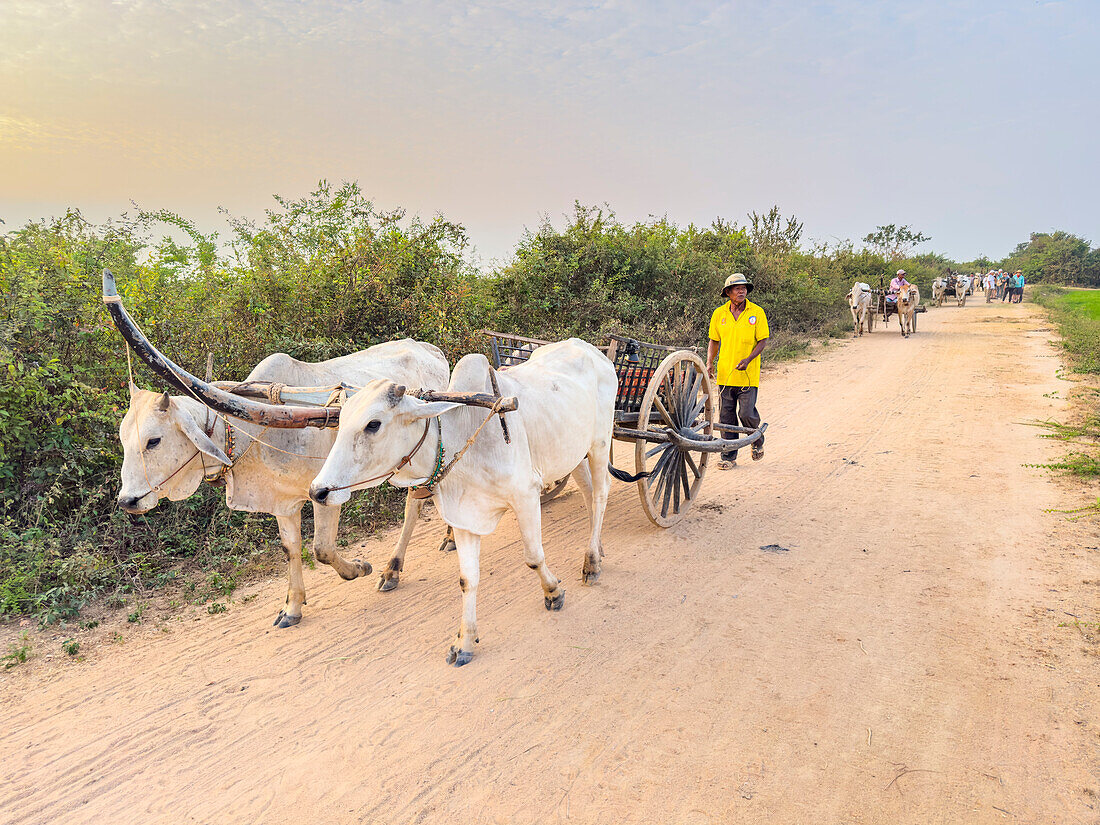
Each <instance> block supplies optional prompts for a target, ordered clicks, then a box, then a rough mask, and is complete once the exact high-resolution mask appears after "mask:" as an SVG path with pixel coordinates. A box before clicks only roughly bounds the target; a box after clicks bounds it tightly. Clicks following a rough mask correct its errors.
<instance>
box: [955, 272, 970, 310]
mask: <svg viewBox="0 0 1100 825" xmlns="http://www.w3.org/2000/svg"><path fill="white" fill-rule="evenodd" d="M970 283H971V282H970V279H969V278H967V277H966V276H965V275H960V276H959V277H958V280H956V282H955V301H956V302H957V303H958V305H959V306H961V307H964V306H966V296H967V295H969V294H970Z"/></svg>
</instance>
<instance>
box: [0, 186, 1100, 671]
mask: <svg viewBox="0 0 1100 825" xmlns="http://www.w3.org/2000/svg"><path fill="white" fill-rule="evenodd" d="M166 231H171V235H163V233H164V232H166ZM1035 237H1036V236H1033V241H1032V243H1034V238H1035ZM1071 237H1072V236H1071ZM181 239H182V240H181ZM927 240H929V239H927V238H925V237H924V236H923V235H921V234H920V233H919V232H914V231H912V230H911V229H910V228H909V227H904V226H900V227H899V226H895V225H888V226H881V227H876V229H875V231H874V232H872V233H871V234H869V235H868V236H867V237H866V238H864V239H863V244H862V245H861V246H857V245H856V244H853V243H850V242H845V243H840V244H833V245H816V246H815V245H807V244H806V242H805V240H804V237H803V227H802V224H801V223H800V222H799V221H798V220H797V219H796V218H794V217H789V216H784V215H782V214H781V213H780V211H779V209H778V208H772V209H771V210H769V211H767V212H764V213H761V214H757V213H752V214H750V215H748V216H747V218H746V219H744V220H741V221H732V220H725V219H716V220H715V221H714V222H713V223H712V224H710V225H709V226H705V227H704V226H694V225H689V226H679V225H677V224H675V223H674V222H673V221H671V220H669V219H668V218H651V219H649V220H647V221H644V222H638V223H633V224H630V223H624V222H622V221H620V220H619V219H618V218H617V217H616V216H615V214H614V213H613V212H612V211H611V210H610V209H608V208H606V207H588V206H582V205H580V204H578V205H577V206H576V208H575V209H574V211H573V213H572V214H571V215H569V216H567V217H566V218H565V219H564V220H563V221H562V222H560V223H559V224H554V223H551V222H546V223H544V224H543V225H541V226H539V227H537V228H536V229H532V230H530V231H528V232H527V233H525V235H524V236H523V237H522V238H520V239H519V241H518V243H517V245H516V248H515V251H514V253H513V254H512V256H511V258H510V259H509V260H508V261H507V262H506V263H505V264H504V265H502V266H501V267H499V268H497V269H494V270H492V271H482V270H479V269H477V268H476V267H475V266H474V265H472V264H471V263H470V256H469V255H468V249H467V247H468V238H467V234H466V230H465V229H464V228H463V226H462V225H461V224H458V223H455V222H452V221H450V220H447V219H446V218H443V217H437V218H435V219H433V220H431V221H422V220H419V219H417V218H415V217H410V216H408V215H406V214H405V213H404V212H402V211H401V210H392V211H385V210H380V209H378V208H377V207H376V206H375V205H374V204H373V203H371V202H370V201H369V200H368V199H366V198H365V197H364V196H363V195H362V193H361V192H360V190H359V189H358V187H357V186H356V185H355V184H345V185H343V186H340V187H332V186H329V185H327V184H324V183H322V184H321V185H319V187H318V188H317V190H316V191H314V192H312V193H310V194H309V195H308V196H306V197H303V198H300V199H297V200H291V199H286V198H276V199H275V206H274V207H273V208H272V209H271V210H269V211H268V212H267V213H266V215H265V216H264V218H263V219H262V220H261V221H255V222H254V221H247V220H238V219H233V218H230V219H229V220H228V231H227V234H226V236H225V237H220V236H218V235H204V234H203V233H201V232H200V231H199V230H198V229H197V228H196V227H195V226H194V225H193V224H192V223H190V222H189V221H188V220H187V219H186V218H184V217H181V216H179V215H176V214H173V213H171V212H138V213H137V214H136V215H131V216H124V217H122V218H120V219H118V220H115V221H111V222H109V223H107V224H103V225H98V226H95V225H91V224H89V223H88V222H87V221H85V220H84V219H83V218H82V216H81V215H80V214H79V212H76V211H70V212H69V213H68V214H66V215H64V216H62V217H60V218H56V219H50V220H42V221H35V222H31V223H28V224H27V225H25V226H22V227H20V228H16V229H12V230H10V231H8V232H6V233H4V234H2V235H0V293H2V294H3V306H2V309H0V371H2V372H3V380H2V381H0V617H3V616H11V615H33V616H35V617H37V619H38V620H39V621H40V622H41V623H42V624H50V623H56V622H61V621H70V620H73V619H75V618H76V617H77V616H78V615H79V614H80V612H81V610H82V609H83V608H85V607H86V606H87V605H89V604H90V603H92V602H97V603H100V604H105V605H107V606H108V607H111V608H122V609H124V610H125V611H126V614H127V615H128V616H133V617H134V618H132V619H131V621H134V622H135V623H140V622H141V621H142V616H143V611H144V605H145V603H146V602H145V600H146V598H147V597H148V594H149V592H150V591H151V590H154V589H156V588H160V587H165V586H169V587H171V588H172V592H173V595H174V597H176V598H178V600H187V601H192V602H194V603H197V604H208V605H209V606H208V608H207V609H208V611H209V612H211V613H214V612H221V611H222V610H224V609H225V601H226V599H227V597H229V595H230V594H231V593H232V592H233V590H234V589H235V587H236V586H237V583H238V582H239V581H240V580H241V578H242V577H244V576H247V575H249V574H250V573H252V572H253V571H257V570H261V571H263V570H274V569H279V568H281V565H282V564H283V560H282V552H281V550H280V549H279V548H278V547H277V540H276V538H275V536H276V531H275V529H274V523H273V520H272V519H271V518H270V517H268V516H257V515H248V514H243V513H232V512H230V511H228V510H227V509H226V508H225V506H224V501H223V498H222V496H223V493H222V491H220V490H217V489H213V488H203V489H201V490H200V492H199V493H197V494H196V495H194V496H192V497H191V498H190V499H188V500H186V501H181V502H178V503H170V502H167V501H165V502H162V503H161V504H160V505H159V506H158V507H157V508H156V509H155V510H154V511H152V512H151V513H149V514H148V515H146V516H140V517H131V516H127V515H125V514H123V513H121V512H120V511H118V510H117V508H116V507H115V496H116V495H117V489H118V472H119V467H120V465H121V459H122V455H121V445H120V443H119V440H118V435H117V430H118V426H119V422H120V421H121V418H122V415H123V413H124V412H125V410H126V407H127V404H128V393H127V389H126V388H127V367H126V353H125V348H124V345H123V342H122V339H121V337H120V336H119V335H118V334H117V332H116V331H115V330H114V328H113V327H112V326H111V324H110V320H109V318H108V316H107V314H106V313H105V311H104V310H103V307H102V302H101V299H100V271H101V270H102V269H103V268H104V267H109V268H110V269H111V270H112V271H113V272H114V273H115V276H116V279H117V282H118V286H119V290H120V294H121V295H122V297H123V300H124V301H125V303H126V305H127V307H128V308H129V310H130V311H131V313H132V314H133V315H134V317H135V318H136V319H137V320H138V322H139V323H140V324H141V326H142V327H143V329H144V330H145V331H146V333H147V334H148V335H149V336H150V338H151V339H152V340H153V341H154V343H155V344H156V345H157V346H159V347H160V348H161V349H162V350H163V351H164V352H166V353H168V354H170V355H171V357H172V358H174V359H175V360H177V361H178V362H179V363H180V364H182V365H183V366H185V367H187V368H188V369H190V370H191V371H193V372H196V373H198V374H202V373H203V372H204V371H205V367H206V357H207V353H208V352H213V353H214V354H215V366H214V374H215V377H216V378H219V379H239V378H243V377H244V376H245V375H246V374H247V373H248V371H249V370H250V369H251V367H252V366H253V365H254V364H255V363H256V362H258V361H259V360H261V359H262V358H263V357H264V356H266V355H267V354H269V353H271V352H275V351H282V352H287V353H289V354H291V355H292V356H294V357H296V358H301V359H306V360H319V359H323V358H328V357H332V356H335V355H339V354H344V353H347V352H351V351H355V350H358V349H362V348H364V347H367V346H370V345H372V344H376V343H379V342H382V341H386V340H391V339H393V338H398V337H404V336H410V337H413V338H417V339H420V340H424V341H429V342H431V343H434V344H436V345H437V346H439V347H440V348H441V349H442V350H443V351H444V352H445V353H446V354H447V356H448V357H449V358H450V359H451V360H452V363H453V361H454V360H457V358H458V357H460V356H461V355H462V354H464V353H467V352H471V351H484V349H485V343H486V342H485V340H484V338H483V336H481V335H480V333H479V330H480V329H482V328H493V329H499V330H505V331H514V332H518V333H521V334H528V335H533V336H536V337H540V338H548V339H556V338H560V337H564V336H568V335H577V336H580V337H583V338H586V339H588V340H591V341H594V342H600V341H602V340H604V339H605V338H606V336H607V335H608V334H610V333H622V334H628V335H630V336H632V337H636V338H641V339H647V340H652V341H656V342H661V343H667V344H674V345H683V346H693V345H702V344H703V343H704V342H705V336H706V328H707V322H708V320H709V315H710V312H711V310H712V309H713V308H714V306H716V305H717V303H718V301H719V300H720V299H719V290H720V288H721V285H722V282H723V281H724V279H725V277H726V276H727V275H729V274H730V273H732V272H738V271H740V272H745V273H748V274H750V275H751V276H752V277H753V279H754V281H755V284H756V289H755V291H754V292H753V294H752V300H754V301H756V302H757V303H760V304H761V305H763V306H764V307H765V308H766V309H767V311H768V314H769V318H770V320H771V322H772V333H773V346H772V347H771V348H770V349H769V351H768V353H767V354H766V358H767V359H770V360H775V359H778V358H782V357H786V356H790V355H792V354H796V353H798V352H799V351H801V350H804V349H805V348H806V347H807V346H808V344H809V342H810V341H812V340H814V339H815V338H817V339H820V338H828V337H829V336H831V335H841V334H845V333H846V332H847V330H849V329H850V324H851V322H850V318H849V316H848V310H847V305H846V302H845V297H844V296H845V294H846V293H847V291H848V290H849V289H850V288H851V285H852V283H853V282H854V281H857V280H858V281H864V282H867V283H869V284H871V285H872V286H873V287H876V288H877V287H878V286H880V284H883V283H884V282H885V281H887V280H888V279H889V277H890V276H891V275H892V273H893V271H894V270H895V269H897V268H898V267H899V266H901V267H903V268H905V269H906V270H907V272H908V273H909V276H910V279H911V280H913V281H915V282H916V283H917V284H918V285H919V286H920V287H921V289H922V292H923V294H926V295H927V294H928V290H929V288H930V284H931V281H932V279H933V278H935V277H936V276H937V275H940V274H942V273H944V272H946V270H947V269H948V268H949V267H950V268H955V269H960V268H961V269H963V270H964V271H965V270H966V268H967V267H969V266H971V264H957V263H955V262H952V261H949V260H948V259H946V258H944V257H943V256H940V255H936V254H922V255H915V254H914V251H915V249H916V247H917V246H919V245H920V244H922V243H924V242H926V241H927ZM1064 245H1065V244H1063V246H1064ZM1023 246H1024V247H1026V246H1027V245H1023ZM1047 246H1050V244H1047ZM1060 248H1061V247H1059V249H1060ZM1074 249H1076V250H1077V251H1078V252H1079V251H1080V249H1079V245H1078V246H1077V247H1074ZM1085 250H1086V254H1085V265H1084V269H1080V272H1081V273H1085V274H1087V273H1088V272H1089V271H1091V270H1088V265H1091V264H1088V262H1089V261H1090V260H1091V258H1089V256H1090V255H1091V256H1093V257H1096V254H1095V252H1094V251H1089V250H1088V244H1085ZM1024 252H1026V249H1025V250H1024ZM1019 254H1023V253H1022V252H1021V250H1020V249H1019V248H1018V249H1017V250H1016V252H1015V253H1014V255H1019ZM1044 254H1046V253H1044ZM1059 260H1061V259H1059ZM1069 271H1070V270H1069V269H1066V267H1062V268H1061V269H1059V270H1058V277H1060V278H1061V277H1063V276H1067V273H1068V272H1069ZM1067 277H1068V276H1067ZM1037 279H1039V278H1038V277H1034V278H1031V279H1029V282H1030V281H1031V280H1037ZM1072 334H1074V335H1075V334H1076V333H1072ZM1082 334H1083V333H1082ZM1093 334H1094V335H1095V334H1096V333H1095V332H1094V333H1093ZM1094 340H1096V339H1094ZM1083 346H1084V345H1083ZM1093 356H1094V357H1095V350H1094V351H1093ZM1080 357H1081V358H1082V359H1085V358H1086V354H1085V352H1084V349H1082V350H1081V356H1080ZM1081 363H1083V364H1084V363H1086V361H1085V360H1082V362H1081ZM1089 363H1091V362H1089ZM134 369H135V376H136V378H137V381H138V383H139V385H143V386H146V387H150V388H157V387H159V384H158V382H157V381H156V380H155V379H153V377H152V376H151V375H150V374H149V373H148V372H147V371H145V370H144V368H143V366H142V365H141V364H140V363H135V365H134ZM307 512H308V508H307ZM399 517H400V497H399V496H398V495H397V494H396V493H395V492H394V491H392V490H386V489H381V488H380V489H378V490H372V491H368V492H366V493H362V494H360V495H358V496H357V497H356V498H355V499H354V500H353V502H352V504H351V505H349V506H347V507H346V508H345V511H344V516H343V523H344V525H345V527H350V528H351V529H352V531H359V532H363V531H369V530H373V529H376V528H377V527H379V526H382V525H385V524H388V523H390V522H392V521H393V520H395V519H396V518H399ZM307 521H308V519H307ZM77 649H78V648H76V647H74V648H72V652H71V653H70V655H76V651H77ZM66 651H67V652H68V648H66ZM26 655H27V651H25V650H23V649H22V648H19V649H18V650H15V649H13V650H11V651H8V655H7V656H6V657H5V659H4V660H5V664H7V663H8V662H11V661H22V660H23V659H25V657H26Z"/></svg>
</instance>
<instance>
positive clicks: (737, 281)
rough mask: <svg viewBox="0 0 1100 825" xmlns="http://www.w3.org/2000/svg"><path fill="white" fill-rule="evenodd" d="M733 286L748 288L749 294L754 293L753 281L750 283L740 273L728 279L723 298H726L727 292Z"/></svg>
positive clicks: (723, 289)
mask: <svg viewBox="0 0 1100 825" xmlns="http://www.w3.org/2000/svg"><path fill="white" fill-rule="evenodd" d="M731 286H747V287H748V288H749V292H752V281H750V280H749V279H748V278H746V277H745V276H744V275H742V274H741V273H740V272H734V273H733V274H732V275H730V276H729V277H728V278H726V283H725V285H724V286H723V287H722V297H723V298H724V297H725V296H726V292H727V291H728V290H729V288H730V287H731Z"/></svg>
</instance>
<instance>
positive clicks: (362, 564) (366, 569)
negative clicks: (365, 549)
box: [355, 559, 374, 576]
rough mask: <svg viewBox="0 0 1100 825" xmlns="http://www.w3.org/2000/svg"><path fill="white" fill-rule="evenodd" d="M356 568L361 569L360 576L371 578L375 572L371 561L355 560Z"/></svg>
mask: <svg viewBox="0 0 1100 825" xmlns="http://www.w3.org/2000/svg"><path fill="white" fill-rule="evenodd" d="M355 566H356V567H358V568H359V575H360V576H369V575H370V574H371V573H373V572H374V568H373V567H371V566H370V562H369V561H363V560H362V559H356V560H355Z"/></svg>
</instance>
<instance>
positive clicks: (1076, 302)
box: [1032, 285, 1100, 514]
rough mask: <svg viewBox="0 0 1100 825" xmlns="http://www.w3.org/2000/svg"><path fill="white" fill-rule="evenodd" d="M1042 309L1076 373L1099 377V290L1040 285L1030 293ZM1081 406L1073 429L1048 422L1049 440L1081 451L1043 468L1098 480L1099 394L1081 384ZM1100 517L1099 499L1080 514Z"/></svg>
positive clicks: (1095, 390) (1099, 439)
mask: <svg viewBox="0 0 1100 825" xmlns="http://www.w3.org/2000/svg"><path fill="white" fill-rule="evenodd" d="M1032 299H1033V300H1034V301H1035V303H1037V304H1039V305H1040V306H1042V307H1045V308H1046V310H1047V312H1049V313H1050V317H1051V319H1052V320H1053V321H1054V322H1055V323H1056V324H1057V325H1058V331H1059V332H1060V333H1061V335H1062V347H1063V349H1064V350H1065V352H1066V354H1067V356H1068V360H1069V362H1070V364H1071V365H1072V367H1073V369H1074V371H1075V372H1080V373H1093V374H1097V373H1100V289H1065V288H1063V287H1056V286H1047V285H1040V286H1038V287H1036V288H1035V290H1034V292H1033V293H1032ZM1077 398H1078V400H1079V401H1080V402H1081V403H1082V404H1083V405H1084V407H1085V409H1084V415H1083V420H1082V421H1081V422H1080V423H1077V424H1074V425H1065V424H1057V423H1054V422H1048V425H1047V426H1048V427H1049V428H1050V430H1051V433H1050V437H1051V438H1061V439H1063V440H1065V441H1067V442H1072V443H1073V444H1074V445H1076V446H1078V447H1081V446H1084V449H1075V450H1073V451H1072V452H1070V453H1069V454H1068V455H1066V456H1065V457H1064V458H1063V459H1062V460H1061V461H1058V462H1055V463H1053V464H1047V465H1045V466H1046V467H1047V468H1048V469H1051V470H1059V471H1061V472H1064V473H1068V474H1070V475H1074V476H1078V477H1079V478H1083V479H1097V478H1100V453H1098V452H1097V450H1096V448H1095V447H1093V446H1088V445H1089V443H1090V442H1092V443H1093V444H1095V443H1096V442H1097V441H1100V391H1098V390H1097V389H1096V388H1095V387H1094V386H1089V385H1088V384H1083V385H1082V389H1081V391H1080V392H1079V393H1078V394H1077ZM1079 512H1081V513H1086V512H1087V513H1089V514H1095V513H1100V499H1097V501H1096V503H1095V504H1093V505H1090V506H1088V507H1084V508H1082V509H1081V511H1079Z"/></svg>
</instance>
